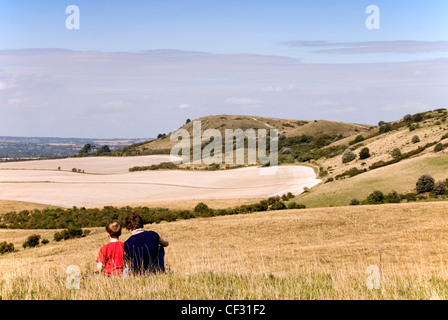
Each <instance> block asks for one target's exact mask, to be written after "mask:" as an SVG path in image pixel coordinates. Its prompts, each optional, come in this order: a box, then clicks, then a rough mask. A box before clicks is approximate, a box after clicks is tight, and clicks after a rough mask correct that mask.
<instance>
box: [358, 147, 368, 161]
mask: <svg viewBox="0 0 448 320" xmlns="http://www.w3.org/2000/svg"><path fill="white" fill-rule="evenodd" d="M367 158H370V150H369V148H363V149H362V150H361V152H360V153H359V159H361V160H364V159H367Z"/></svg>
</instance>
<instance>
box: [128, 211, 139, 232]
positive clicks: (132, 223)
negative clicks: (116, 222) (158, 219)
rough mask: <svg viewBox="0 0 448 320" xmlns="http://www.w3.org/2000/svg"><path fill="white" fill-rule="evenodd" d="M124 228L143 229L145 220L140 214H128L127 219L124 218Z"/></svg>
mask: <svg viewBox="0 0 448 320" xmlns="http://www.w3.org/2000/svg"><path fill="white" fill-rule="evenodd" d="M124 226H125V227H126V229H128V230H136V229H140V228H143V219H142V217H140V216H139V215H138V214H135V213H128V215H127V216H126V218H124Z"/></svg>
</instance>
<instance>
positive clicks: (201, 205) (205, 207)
mask: <svg viewBox="0 0 448 320" xmlns="http://www.w3.org/2000/svg"><path fill="white" fill-rule="evenodd" d="M209 210H210V208H209V207H208V205H206V204H205V203H204V202H199V203H198V204H197V205H196V207H194V209H193V211H194V212H196V213H204V212H208V211H209Z"/></svg>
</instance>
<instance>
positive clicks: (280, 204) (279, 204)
mask: <svg viewBox="0 0 448 320" xmlns="http://www.w3.org/2000/svg"><path fill="white" fill-rule="evenodd" d="M283 209H286V205H285V203H284V202H282V201H279V202H276V203H274V204H273V205H272V206H271V207H270V208H269V210H283Z"/></svg>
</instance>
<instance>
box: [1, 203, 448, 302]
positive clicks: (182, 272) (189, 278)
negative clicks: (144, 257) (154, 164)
mask: <svg viewBox="0 0 448 320" xmlns="http://www.w3.org/2000/svg"><path fill="white" fill-rule="evenodd" d="M146 228H147V229H152V230H155V231H157V232H158V233H159V234H161V235H162V236H163V237H165V238H166V239H168V240H169V241H170V246H169V247H168V248H167V250H166V265H167V268H168V272H167V274H165V275H154V276H148V277H130V278H125V279H121V278H119V279H110V278H105V277H103V276H96V277H91V278H87V279H81V281H80V288H79V290H76V289H72V290H69V289H67V287H66V278H67V274H65V270H66V268H67V267H68V266H69V265H77V266H79V267H80V269H81V275H85V274H89V273H90V272H92V271H93V268H94V264H95V263H94V261H95V258H96V255H97V253H98V250H99V248H100V247H101V246H102V245H104V244H105V243H106V237H105V233H104V230H102V229H92V233H91V234H90V235H88V236H87V237H85V238H81V239H75V240H67V241H65V242H64V241H63V242H54V241H50V243H49V244H46V245H40V246H39V247H37V248H32V249H22V247H21V244H22V243H23V241H24V240H25V239H26V237H27V236H28V235H30V234H32V233H38V234H40V235H42V237H44V238H48V239H50V240H52V236H53V233H54V231H53V230H0V239H1V240H2V241H7V242H12V243H14V245H15V247H16V248H17V249H18V251H17V252H14V253H8V254H5V255H3V256H1V258H0V297H1V299H4V300H8V299H448V274H447V271H448V268H447V266H448V203H442V202H438V203H419V204H398V205H381V206H356V207H338V208H324V209H305V210H288V211H279V212H265V213H257V214H247V215H237V216H222V217H214V218H200V219H194V220H182V221H177V222H171V223H161V224H158V225H148V226H146ZM128 236H129V234H128V233H127V232H124V235H123V237H122V239H121V240H122V241H124V240H126V239H127V238H128ZM380 248H382V249H384V252H383V253H382V274H381V279H380V284H381V288H380V289H372V290H369V289H367V287H366V279H367V277H368V275H367V274H366V268H367V267H368V266H370V265H377V266H379V253H378V252H377V251H376V250H377V249H380Z"/></svg>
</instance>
